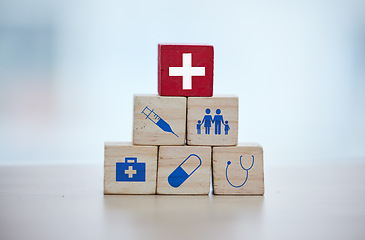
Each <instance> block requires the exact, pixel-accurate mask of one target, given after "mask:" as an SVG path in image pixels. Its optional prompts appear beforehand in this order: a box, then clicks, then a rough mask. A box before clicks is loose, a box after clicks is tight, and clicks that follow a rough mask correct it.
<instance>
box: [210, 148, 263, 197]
mask: <svg viewBox="0 0 365 240" xmlns="http://www.w3.org/2000/svg"><path fill="white" fill-rule="evenodd" d="M240 160H241V163H240ZM241 164H242V165H241ZM251 165H252V168H251V169H250V167H251ZM263 165H264V164H263V150H262V147H261V146H260V145H258V144H240V145H239V146H235V147H213V193H214V194H223V195H224V194H227V195H263V194H264V166H263ZM243 168H245V169H246V170H244V169H243Z"/></svg>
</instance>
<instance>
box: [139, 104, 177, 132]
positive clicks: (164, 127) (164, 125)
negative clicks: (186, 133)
mask: <svg viewBox="0 0 365 240" xmlns="http://www.w3.org/2000/svg"><path fill="white" fill-rule="evenodd" d="M141 113H143V114H144V115H146V119H147V118H148V119H149V120H151V122H153V123H154V124H156V125H157V126H158V127H159V128H161V129H162V130H163V131H165V132H170V133H172V134H174V135H175V136H176V137H179V136H178V135H176V133H174V131H172V128H171V127H170V125H169V124H168V123H167V122H166V121H165V120H163V119H162V118H161V117H160V116H158V115H157V113H155V112H154V109H152V110H151V109H149V108H148V106H146V107H145V108H144V109H143V110H142V112H141Z"/></svg>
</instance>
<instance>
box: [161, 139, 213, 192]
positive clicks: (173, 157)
mask: <svg viewBox="0 0 365 240" xmlns="http://www.w3.org/2000/svg"><path fill="white" fill-rule="evenodd" d="M191 154H196V155H198V156H199V157H200V159H201V161H202V163H201V166H200V167H199V168H197V170H196V171H195V172H194V173H193V174H191V175H190V177H188V178H187V179H186V180H185V182H183V183H182V184H181V185H180V186H179V187H177V188H175V187H172V186H171V185H170V184H169V181H168V177H169V176H170V174H171V173H172V172H174V170H175V169H176V168H178V167H179V165H180V164H181V163H182V162H183V161H184V160H185V159H186V158H187V157H188V156H189V155H191ZM196 167H197V158H195V157H194V156H193V157H191V158H190V159H188V160H187V161H186V162H185V163H184V164H183V165H182V168H183V169H184V171H186V172H187V173H188V174H189V173H191V172H192V171H193V170H194V169H195V168H196ZM210 178H211V147H195V146H194V147H193V146H176V147H175V146H161V147H160V150H159V160H158V177H157V194H209V190H210Z"/></svg>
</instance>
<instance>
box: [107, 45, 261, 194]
mask: <svg viewBox="0 0 365 240" xmlns="http://www.w3.org/2000/svg"><path fill="white" fill-rule="evenodd" d="M213 65H214V50H213V46H210V45H171V44H170V45H167V44H159V45H158V93H159V95H157V94H156V95H155V94H149V95H140V94H136V95H134V111H133V142H132V143H129V142H127V143H124V142H106V143H105V144H104V194H173V195H175V194H180V195H181V194H187V195H193V194H200V195H206V194H209V192H210V189H211V187H210V183H211V180H212V184H213V186H212V188H213V194H217V195H263V194H264V168H263V149H262V147H261V146H260V145H259V144H252V143H244V144H242V143H240V144H238V115H239V104H238V102H239V100H238V97H237V96H235V95H215V96H213Z"/></svg>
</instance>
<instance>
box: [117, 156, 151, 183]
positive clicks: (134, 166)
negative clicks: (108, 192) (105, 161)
mask: <svg viewBox="0 0 365 240" xmlns="http://www.w3.org/2000/svg"><path fill="white" fill-rule="evenodd" d="M115 167H116V181H117V182H145V181H146V163H144V162H143V163H137V158H136V157H126V158H125V162H117V163H116V166H115Z"/></svg>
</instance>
